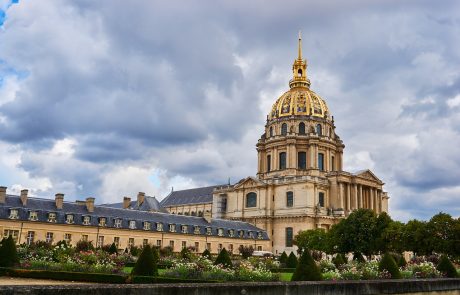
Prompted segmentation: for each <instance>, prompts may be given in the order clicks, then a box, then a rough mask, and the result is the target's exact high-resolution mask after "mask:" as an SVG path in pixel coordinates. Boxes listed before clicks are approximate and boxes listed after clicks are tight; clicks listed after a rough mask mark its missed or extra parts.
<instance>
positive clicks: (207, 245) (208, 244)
mask: <svg viewBox="0 0 460 295" xmlns="http://www.w3.org/2000/svg"><path fill="white" fill-rule="evenodd" d="M206 249H207V250H208V251H211V243H206Z"/></svg>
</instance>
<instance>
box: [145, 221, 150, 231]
mask: <svg viewBox="0 0 460 295" xmlns="http://www.w3.org/2000/svg"><path fill="white" fill-rule="evenodd" d="M150 229H151V223H150V222H148V221H144V230H150Z"/></svg>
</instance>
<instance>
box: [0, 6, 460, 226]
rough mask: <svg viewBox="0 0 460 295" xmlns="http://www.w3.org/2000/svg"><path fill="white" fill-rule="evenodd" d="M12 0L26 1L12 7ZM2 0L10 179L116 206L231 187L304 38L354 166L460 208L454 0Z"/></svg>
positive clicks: (8, 182) (3, 168)
mask: <svg viewBox="0 0 460 295" xmlns="http://www.w3.org/2000/svg"><path fill="white" fill-rule="evenodd" d="M12 2H15V3H12ZM16 2H17V1H11V0H0V184H1V185H5V186H8V189H9V192H11V193H13V192H17V191H18V190H20V189H21V188H29V189H30V191H31V193H32V194H33V195H36V196H43V197H53V196H54V194H55V193H57V192H63V193H65V194H66V199H70V200H73V199H82V198H85V197H87V196H95V197H96V200H97V201H99V202H108V201H119V200H121V198H122V196H124V195H131V196H134V195H135V194H136V193H137V192H138V191H145V192H146V193H147V194H149V195H155V196H157V197H159V198H160V199H161V198H163V197H164V196H165V195H166V194H167V193H168V191H170V189H171V186H173V187H174V189H181V188H190V187H194V186H200V185H208V184H221V183H226V182H227V181H228V178H230V179H231V181H232V182H235V181H237V180H239V179H241V178H243V177H245V176H248V175H255V173H256V158H257V154H256V150H255V143H256V142H257V139H258V138H259V137H260V135H261V134H262V132H263V126H264V123H265V117H266V115H267V113H268V111H269V109H270V106H271V104H272V103H273V102H274V101H275V100H276V99H277V98H278V97H279V96H280V95H281V94H282V93H283V92H284V91H286V90H287V89H288V81H289V79H290V71H291V65H292V62H293V60H294V58H295V57H296V46H297V43H296V42H297V32H298V30H302V32H303V45H304V48H303V52H304V55H305V57H306V58H307V59H308V63H309V68H308V75H309V78H310V80H311V82H312V89H313V90H314V91H315V92H317V93H318V94H320V95H321V96H322V97H323V98H324V99H325V100H326V101H327V103H328V105H329V108H330V110H331V112H332V114H333V115H334V117H335V122H336V125H337V132H338V133H339V135H340V136H341V138H342V139H343V141H344V143H345V145H346V149H345V155H344V161H345V167H344V168H345V170H347V171H355V170H359V169H364V168H369V169H371V170H372V171H373V172H375V174H377V175H378V176H379V177H380V178H381V179H382V180H383V181H384V182H385V183H386V185H385V189H386V190H387V191H388V192H389V194H390V196H391V201H390V213H391V215H392V216H393V217H394V218H395V219H399V220H404V221H405V220H408V219H410V218H421V219H427V218H429V217H430V216H432V215H433V214H435V213H437V212H439V211H444V212H448V213H450V214H452V215H454V216H459V215H460V151H459V148H460V50H459V48H460V4H459V3H460V2H458V1H447V0H446V1H442V2H441V1H440V2H437V1H431V0H430V1H420V0H417V1H415V0H414V1H391V0H385V1H367V0H366V1H364V0H362V1H361V0H354V1H277V2H276V3H275V1H270V2H268V1H234V0H232V1H140V0H139V1H121V0H119V1H118V0H110V1H108V0H106V1H92V0H86V1H85V0H79V1H65V0H62V1H58V0H56V1H26V0H20V1H19V2H17V3H16Z"/></svg>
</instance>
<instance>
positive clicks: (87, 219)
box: [83, 216, 91, 225]
mask: <svg viewBox="0 0 460 295" xmlns="http://www.w3.org/2000/svg"><path fill="white" fill-rule="evenodd" d="M90 224H91V216H83V225H90Z"/></svg>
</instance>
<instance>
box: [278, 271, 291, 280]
mask: <svg viewBox="0 0 460 295" xmlns="http://www.w3.org/2000/svg"><path fill="white" fill-rule="evenodd" d="M292 275H293V273H292V272H282V273H280V280H281V281H283V282H290V281H291V278H292Z"/></svg>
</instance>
